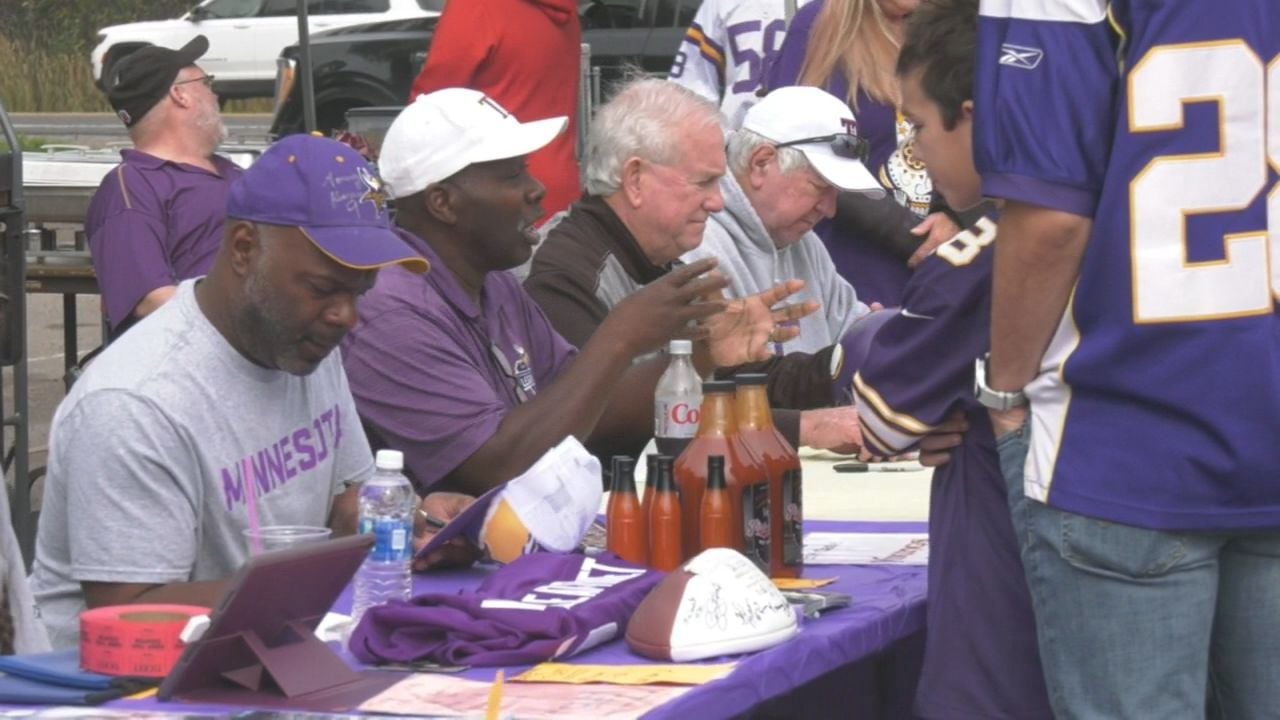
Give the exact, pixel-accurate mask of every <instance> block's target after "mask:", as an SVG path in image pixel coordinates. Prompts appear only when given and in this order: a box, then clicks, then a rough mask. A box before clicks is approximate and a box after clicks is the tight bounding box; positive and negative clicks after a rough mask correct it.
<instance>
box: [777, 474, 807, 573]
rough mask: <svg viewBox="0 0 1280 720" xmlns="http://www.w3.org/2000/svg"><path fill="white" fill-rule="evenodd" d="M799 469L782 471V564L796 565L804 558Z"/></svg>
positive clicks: (802, 511) (802, 507) (802, 509)
mask: <svg viewBox="0 0 1280 720" xmlns="http://www.w3.org/2000/svg"><path fill="white" fill-rule="evenodd" d="M801 487H802V484H801V482H800V469H799V468H794V469H791V470H787V471H785V472H783V473H782V507H783V508H784V510H783V511H784V512H785V513H786V514H785V515H783V516H782V564H783V565H798V564H800V563H801V562H803V560H804V504H803V502H802V499H801V497H800V493H801Z"/></svg>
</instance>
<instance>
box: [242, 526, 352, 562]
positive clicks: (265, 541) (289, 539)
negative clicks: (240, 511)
mask: <svg viewBox="0 0 1280 720" xmlns="http://www.w3.org/2000/svg"><path fill="white" fill-rule="evenodd" d="M332 532H333V531H332V530H330V529H329V528H327V527H317V526H315V525H264V526H263V527H260V528H257V529H254V528H248V529H246V530H245V531H244V537H245V540H246V541H247V542H248V543H249V554H250V555H257V554H259V553H266V552H273V551H275V550H284V549H286V548H291V547H295V546H297V545H307V544H310V543H317V542H324V541H325V540H328V539H329V535H330V534H331V533H332Z"/></svg>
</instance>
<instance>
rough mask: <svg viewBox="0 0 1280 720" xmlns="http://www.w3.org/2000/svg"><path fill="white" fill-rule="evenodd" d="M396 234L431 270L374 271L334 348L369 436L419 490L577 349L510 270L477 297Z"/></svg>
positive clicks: (426, 249) (422, 246)
mask: <svg viewBox="0 0 1280 720" xmlns="http://www.w3.org/2000/svg"><path fill="white" fill-rule="evenodd" d="M400 236H401V237H402V238H403V239H404V241H405V242H407V243H408V244H409V245H410V247H412V248H413V249H414V250H415V251H417V252H418V254H420V255H422V256H423V257H425V258H426V259H427V261H428V262H430V263H431V272H429V273H427V274H426V275H415V274H413V273H410V272H409V271H407V270H404V269H403V268H401V267H399V266H392V267H388V268H385V269H383V270H382V271H381V272H379V273H378V281H377V283H376V284H375V285H374V286H373V289H372V290H370V291H369V292H368V293H366V294H365V295H364V297H362V298H360V303H359V314H360V320H359V322H358V323H357V324H356V326H355V328H354V329H352V331H351V332H350V333H348V334H347V337H346V339H345V340H344V341H343V343H342V357H343V363H344V365H345V366H346V369H347V378H348V381H349V383H350V385H351V394H352V395H354V396H355V399H356V409H357V410H358V411H359V413H360V418H361V420H362V421H363V422H364V423H365V426H366V428H367V429H369V430H371V431H372V432H373V433H375V434H376V435H377V437H375V438H374V442H375V443H377V442H382V443H384V444H385V445H386V446H388V447H392V448H395V449H397V450H400V451H402V452H403V453H404V459H405V469H406V471H407V472H406V474H407V475H408V476H409V478H410V479H411V480H413V482H414V485H415V486H416V487H417V489H418V492H419V493H424V492H425V491H426V490H427V489H428V488H430V487H431V486H432V485H434V484H435V483H436V482H438V481H439V480H440V479H441V478H443V477H444V476H446V475H448V474H449V473H450V472H452V471H453V469H454V468H456V467H458V465H461V464H462V462H463V461H464V460H466V459H467V458H469V457H471V455H472V453H474V452H475V451H476V450H478V449H479V448H480V446H481V445H484V443H485V442H487V441H488V440H489V438H491V437H493V434H494V433H495V432H496V431H497V429H498V424H499V423H500V422H502V418H503V417H505V416H506V414H507V411H509V410H510V409H511V408H513V407H515V406H516V405H517V404H519V403H521V402H527V401H528V400H529V399H531V398H532V397H533V396H534V395H536V394H537V392H538V390H539V389H541V388H544V387H546V386H547V385H548V384H550V383H551V382H552V381H553V380H554V379H555V378H556V377H557V376H558V375H559V374H560V372H561V371H562V370H564V368H565V367H566V366H567V365H568V363H569V361H570V360H571V359H573V357H575V356H576V355H577V350H575V349H574V348H573V346H572V345H570V344H569V343H568V342H567V341H566V340H565V339H564V338H562V337H560V335H559V333H557V332H556V331H555V330H554V329H552V327H551V323H550V322H548V321H547V317H546V315H543V314H542V310H541V309H540V308H539V307H538V306H537V304H535V303H534V302H533V299H532V298H530V297H529V295H528V293H526V292H525V291H524V288H522V287H520V283H519V281H517V280H516V278H515V276H514V275H512V274H511V273H508V272H491V273H489V274H488V275H486V276H485V279H484V287H483V288H482V289H481V292H480V303H479V305H477V304H476V303H475V302H473V301H472V300H471V298H470V297H468V296H467V294H466V293H465V292H464V291H463V289H462V286H461V285H459V284H458V280H457V279H456V278H455V277H454V275H453V273H451V272H450V271H449V268H447V267H445V264H444V261H442V260H441V259H440V256H439V255H437V254H436V253H435V251H433V250H432V249H431V247H430V246H429V245H427V243H426V242H424V241H422V240H421V239H419V238H417V237H416V236H414V235H412V234H411V233H408V232H405V231H403V230H402V231H400ZM506 479H508V478H495V480H506Z"/></svg>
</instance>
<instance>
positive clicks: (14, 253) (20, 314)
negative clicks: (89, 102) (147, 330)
mask: <svg viewBox="0 0 1280 720" xmlns="http://www.w3.org/2000/svg"><path fill="white" fill-rule="evenodd" d="M0 131H2V132H3V136H4V140H5V143H6V145H7V148H4V149H3V150H4V151H3V153H0V295H2V296H0V365H3V366H12V368H13V413H12V414H10V415H7V416H5V417H4V418H3V429H4V431H3V438H2V439H0V447H3V448H4V470H5V474H6V481H8V478H9V477H11V478H12V488H13V489H12V491H11V492H10V495H9V498H10V503H9V514H10V517H11V518H12V520H13V531H14V534H15V535H16V536H17V538H18V545H19V547H20V548H21V549H22V557H23V559H24V560H25V562H26V564H27V566H28V567H30V566H31V560H32V557H33V555H34V553H35V534H36V516H35V513H34V512H33V511H32V508H31V478H30V473H29V471H28V460H29V458H28V454H27V453H28V450H29V439H28V420H29V417H30V413H29V409H28V378H27V355H26V337H27V294H26V237H25V234H24V232H23V231H24V229H25V214H26V213H25V207H26V203H25V202H24V199H23V192H22V145H21V144H20V143H19V142H18V133H17V131H15V130H14V127H13V124H12V123H11V122H9V114H8V113H7V112H5V109H4V104H3V102H0ZM3 406H4V404H3V386H0V408H2V407H3ZM10 428H12V431H13V444H12V445H9V444H8V436H9V430H10ZM9 470H12V471H13V472H12V475H9V474H8V471H9Z"/></svg>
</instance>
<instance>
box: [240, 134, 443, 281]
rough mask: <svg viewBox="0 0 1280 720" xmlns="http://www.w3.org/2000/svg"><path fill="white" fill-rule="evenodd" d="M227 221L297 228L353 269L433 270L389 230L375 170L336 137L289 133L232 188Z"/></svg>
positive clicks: (335, 258)
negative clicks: (228, 219)
mask: <svg viewBox="0 0 1280 720" xmlns="http://www.w3.org/2000/svg"><path fill="white" fill-rule="evenodd" d="M227 216H228V217H232V218H238V219H240V220H251V221H253V222H260V223H265V224H267V225H282V226H286V227H296V228H298V229H299V230H301V231H302V233H303V234H304V235H306V236H307V237H308V238H309V239H310V240H311V242H313V243H315V246H316V247H318V248H320V250H321V251H322V252H323V253H324V254H326V255H328V256H329V257H330V258H332V259H333V261H334V262H336V263H338V264H340V265H345V266H347V267H351V268H355V269H357V270H372V269H374V268H380V267H383V266H385V265H392V264H397V263H398V264H401V265H404V266H405V268H407V269H409V270H411V271H413V272H418V273H424V272H426V271H427V270H428V269H430V266H429V265H428V264H427V261H426V259H424V258H423V257H421V256H420V255H418V254H417V253H416V252H414V251H413V250H412V249H411V248H410V247H409V246H408V245H407V244H405V242H404V241H403V240H401V239H400V238H399V237H398V236H397V235H396V231H395V230H394V229H393V228H392V227H391V218H390V215H389V213H388V211H387V194H386V189H385V188H384V186H383V184H382V179H381V178H379V177H378V172H377V170H376V169H375V168H374V167H373V165H371V164H369V162H368V161H367V160H365V159H364V158H363V157H361V156H360V154H359V153H357V152H356V151H355V150H353V149H351V148H350V147H348V146H346V145H343V144H342V143H340V142H337V141H336V140H330V139H328V138H322V137H316V136H314V135H290V136H288V137H286V138H283V139H281V140H280V141H279V142H277V143H276V144H274V145H272V146H271V147H270V148H267V151H266V152H264V153H263V154H262V157H259V158H258V159H257V161H256V162H254V163H253V165H251V166H250V167H249V169H248V170H246V171H245V172H244V174H243V175H241V176H240V179H238V180H236V182H235V183H234V184H233V185H232V186H231V192H230V194H229V196H228V197H227Z"/></svg>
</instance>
